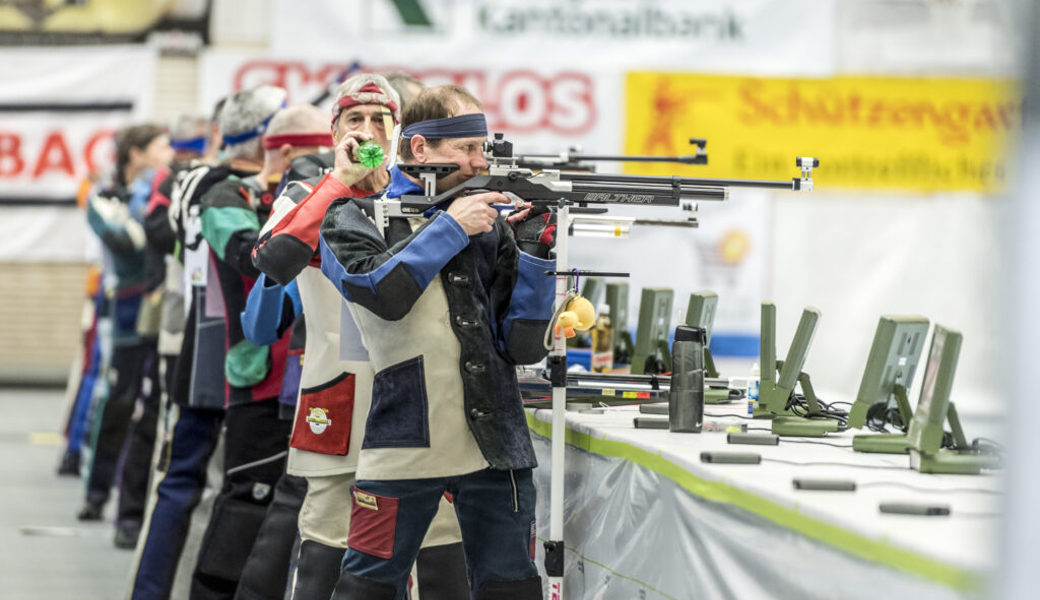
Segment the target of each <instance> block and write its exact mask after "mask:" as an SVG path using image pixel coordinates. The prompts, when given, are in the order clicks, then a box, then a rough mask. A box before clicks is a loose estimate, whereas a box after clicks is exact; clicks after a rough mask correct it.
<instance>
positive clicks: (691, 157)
mask: <svg viewBox="0 0 1040 600" xmlns="http://www.w3.org/2000/svg"><path fill="white" fill-rule="evenodd" d="M561 159H565V160H561ZM517 161H519V162H520V163H521V164H528V163H529V164H535V165H546V166H549V165H556V164H576V163H580V162H582V161H588V162H654V163H680V164H684V165H706V164H708V156H707V155H705V154H680V155H678V156H648V155H641V154H636V155H626V154H565V155H564V156H562V157H561V156H559V155H552V154H524V155H521V156H518V157H517Z"/></svg>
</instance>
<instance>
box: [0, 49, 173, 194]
mask: <svg viewBox="0 0 1040 600" xmlns="http://www.w3.org/2000/svg"><path fill="white" fill-rule="evenodd" d="M0 57H2V58H0V81H3V82H4V85H3V86H0V205H4V204H7V205H11V204H39V203H48V204H73V203H74V200H75V197H76V194H77V190H78V189H79V187H80V184H81V183H82V181H83V180H84V179H85V178H87V177H88V175H89V174H91V173H101V172H104V171H105V170H106V169H107V168H108V167H109V166H110V165H111V164H113V162H114V144H113V139H112V136H113V134H114V133H115V131H116V130H117V129H118V128H120V127H122V126H124V125H127V124H129V123H131V122H135V121H143V120H144V119H146V118H147V117H148V116H149V115H150V114H151V110H152V94H153V88H154V87H155V50H154V49H150V48H146V47H141V46H109V47H89V48H24V49H3V50H0Z"/></svg>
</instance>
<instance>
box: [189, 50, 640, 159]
mask: <svg viewBox="0 0 1040 600" xmlns="http://www.w3.org/2000/svg"><path fill="white" fill-rule="evenodd" d="M354 60H357V61H359V62H360V63H361V65H362V68H363V69H364V70H366V71H377V72H386V71H393V70H400V71H405V72H407V73H409V74H411V75H413V76H415V77H416V78H418V79H419V80H421V81H422V82H423V83H425V84H426V85H427V86H434V85H442V84H448V83H454V84H459V85H462V86H464V87H465V88H466V89H468V90H470V91H471V92H473V94H474V95H476V96H477V98H479V99H480V100H481V102H483V103H484V108H485V109H486V111H487V115H488V128H489V130H490V131H492V132H496V131H501V132H503V133H505V134H506V136H507V139H509V140H510V141H512V142H513V143H514V148H515V150H516V151H517V152H543V151H545V152H549V151H551V152H560V151H563V150H566V149H567V148H568V146H573V145H578V146H582V147H583V148H585V149H586V150H591V149H596V150H597V151H601V152H605V153H615V152H618V151H619V150H620V148H621V144H622V141H623V140H622V137H623V133H624V132H623V131H622V118H623V116H622V115H621V110H620V107H621V98H622V90H623V88H622V86H623V83H624V82H623V79H622V76H621V75H622V74H621V72H620V71H618V70H616V69H613V70H607V69H603V68H597V69H584V68H567V69H537V68H534V67H533V66H531V67H526V66H525V67H516V68H508V67H501V66H495V65H491V64H489V63H487V62H484V61H481V60H479V57H474V58H471V59H470V60H468V61H467V62H465V63H462V64H458V65H455V64H449V63H445V62H443V61H440V60H439V59H437V58H435V57H431V56H426V57H424V58H423V59H421V60H418V59H417V60H411V61H404V60H401V59H398V60H393V59H392V58H391V57H389V56H385V55H383V54H380V53H376V52H374V53H371V54H365V55H359V56H357V57H353V58H346V59H345V58H338V59H326V60H322V59H318V58H302V57H280V58H273V57H258V56H256V55H253V54H246V53H239V52H226V51H218V50H213V51H208V52H206V53H205V54H204V55H203V57H202V62H201V65H200V69H199V71H200V85H199V94H200V98H201V101H202V106H201V107H200V108H202V109H204V110H209V109H210V108H211V107H212V106H213V104H214V103H216V101H217V100H219V99H220V98H221V97H223V96H225V95H227V94H228V93H231V92H234V91H238V90H240V89H244V88H249V87H252V86H256V85H260V84H270V85H277V86H280V87H284V88H285V89H287V90H288V91H289V102H290V103H305V102H312V101H313V100H314V99H315V98H316V97H318V96H320V95H321V93H322V92H323V91H324V90H325V89H326V88H327V87H328V85H329V82H330V81H335V79H336V78H337V77H338V76H339V75H340V74H342V73H343V72H344V71H345V70H346V69H347V68H348V67H349V66H350V65H351V64H352V63H353V62H354ZM330 103H331V99H328V100H327V101H326V102H325V103H324V104H323V106H328V105H330Z"/></svg>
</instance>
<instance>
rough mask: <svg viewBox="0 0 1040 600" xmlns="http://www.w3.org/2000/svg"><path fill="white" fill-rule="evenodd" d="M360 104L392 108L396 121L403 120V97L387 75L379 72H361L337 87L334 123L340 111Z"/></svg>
mask: <svg viewBox="0 0 1040 600" xmlns="http://www.w3.org/2000/svg"><path fill="white" fill-rule="evenodd" d="M358 104H378V105H380V106H385V107H387V108H388V109H390V114H391V115H393V117H394V122H395V123H400V122H401V99H400V97H398V95H397V92H396V91H394V88H393V87H391V86H390V82H389V81H387V80H386V78H385V77H383V76H382V75H379V74H377V73H359V74H357V75H354V76H353V77H350V78H348V79H347V80H346V81H344V82H343V83H341V84H340V85H339V87H338V88H336V103H335V104H333V105H332V124H333V125H335V124H336V119H338V118H339V113H340V112H342V111H343V109H345V108H349V107H351V106H356V105H358Z"/></svg>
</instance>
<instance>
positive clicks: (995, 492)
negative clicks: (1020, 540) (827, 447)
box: [857, 481, 1004, 496]
mask: <svg viewBox="0 0 1040 600" xmlns="http://www.w3.org/2000/svg"><path fill="white" fill-rule="evenodd" d="M870 486H894V487H902V488H907V489H909V490H914V491H915V492H924V493H926V494H992V495H994V496H1003V495H1004V492H1002V491H1000V490H987V489H984V488H944V489H938V488H924V487H920V486H916V485H910V484H909V483H901V482H899V481H868V482H866V483H860V484H857V487H870Z"/></svg>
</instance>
